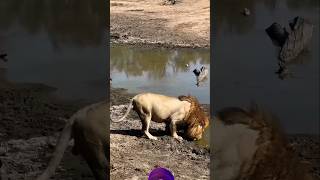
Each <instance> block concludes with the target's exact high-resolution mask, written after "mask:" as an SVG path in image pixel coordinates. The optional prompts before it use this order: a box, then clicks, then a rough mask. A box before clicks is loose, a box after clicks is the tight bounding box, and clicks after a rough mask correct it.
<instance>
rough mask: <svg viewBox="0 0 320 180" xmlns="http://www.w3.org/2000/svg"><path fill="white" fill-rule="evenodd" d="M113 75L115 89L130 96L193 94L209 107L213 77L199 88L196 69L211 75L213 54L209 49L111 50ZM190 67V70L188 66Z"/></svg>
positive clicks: (116, 47)
mask: <svg viewBox="0 0 320 180" xmlns="http://www.w3.org/2000/svg"><path fill="white" fill-rule="evenodd" d="M110 52H111V58H110V68H111V69H110V73H111V78H112V86H113V87H121V88H126V89H128V90H129V92H131V93H141V92H154V93H160V94H165V95H169V96H179V95H183V94H184V95H187V94H191V95H193V96H196V97H197V98H198V100H199V102H200V103H202V104H210V90H209V88H210V77H208V79H207V80H205V81H204V82H203V83H202V84H200V86H199V87H198V86H196V77H195V75H194V74H193V72H192V71H193V70H194V69H195V68H200V67H201V66H202V65H204V66H206V67H208V69H209V72H210V65H209V64H210V51H209V50H206V49H173V50H172V49H160V48H157V49H150V48H134V47H127V46H115V45H114V46H112V47H111V50H110ZM186 64H188V65H189V67H187V65H186Z"/></svg>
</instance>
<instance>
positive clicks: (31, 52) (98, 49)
mask: <svg viewBox="0 0 320 180" xmlns="http://www.w3.org/2000/svg"><path fill="white" fill-rule="evenodd" d="M103 6H104V2H103V1H100V0H99V1H94V2H93V1H92V2H91V1H87V0H80V1H77V2H75V1H68V0H57V1H53V0H49V1H38V0H28V1H19V0H5V1H1V2H0V52H1V53H3V52H5V53H7V54H8V62H7V63H6V68H7V69H6V70H0V76H2V77H0V79H2V80H6V81H11V82H23V83H43V84H46V85H48V86H52V87H54V88H57V90H56V92H55V93H56V94H57V95H58V96H59V97H61V98H64V99H71V100H80V99H82V100H87V101H96V100H98V99H101V98H104V97H105V96H106V94H105V92H106V86H105V84H106V78H105V77H106V73H107V71H106V64H107V55H106V50H105V47H106V45H105V44H106V43H107V42H106V41H105V40H104V39H105V33H106V32H105V15H104V13H105V10H104V7H103ZM104 59H105V60H104Z"/></svg>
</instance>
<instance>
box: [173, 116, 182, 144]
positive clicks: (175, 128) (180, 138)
mask: <svg viewBox="0 0 320 180" xmlns="http://www.w3.org/2000/svg"><path fill="white" fill-rule="evenodd" d="M176 123H177V120H174V119H173V120H172V121H171V123H170V130H171V135H172V137H173V138H175V139H177V140H178V141H182V140H183V138H182V137H181V136H179V135H178V134H177V124H176Z"/></svg>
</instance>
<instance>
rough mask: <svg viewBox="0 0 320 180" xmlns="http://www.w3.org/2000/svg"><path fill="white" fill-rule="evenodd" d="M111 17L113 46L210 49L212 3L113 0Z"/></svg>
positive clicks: (203, 1) (181, 0) (202, 0)
mask: <svg viewBox="0 0 320 180" xmlns="http://www.w3.org/2000/svg"><path fill="white" fill-rule="evenodd" d="M110 14H111V15H110V32H111V35H110V36H111V41H112V42H113V43H125V44H135V45H139V44H141V45H151V44H152V45H157V46H161V47H202V48H204V47H207V48H208V47H209V46H210V1H209V0H188V1H184V0H177V1H176V3H175V4H174V5H170V3H168V1H167V0H154V1H148V0H111V1H110Z"/></svg>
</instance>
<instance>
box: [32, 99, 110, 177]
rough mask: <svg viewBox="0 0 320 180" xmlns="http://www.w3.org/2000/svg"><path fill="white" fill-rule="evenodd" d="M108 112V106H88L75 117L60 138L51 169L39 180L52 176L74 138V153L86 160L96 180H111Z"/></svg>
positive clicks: (101, 104) (96, 104) (98, 104)
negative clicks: (109, 178)
mask: <svg viewBox="0 0 320 180" xmlns="http://www.w3.org/2000/svg"><path fill="white" fill-rule="evenodd" d="M107 111H108V105H107V103H106V102H99V103H95V104H92V105H89V106H86V107H84V108H82V109H80V110H79V111H78V112H76V113H75V114H74V115H72V116H71V118H70V119H69V120H68V121H67V123H66V125H65V127H64V129H63V131H62V133H61V135H60V137H59V140H58V142H57V145H56V148H55V151H54V153H53V156H52V158H51V160H50V162H49V165H48V167H47V168H46V170H45V171H44V172H43V173H42V174H41V175H40V176H39V177H38V178H37V180H46V179H49V178H50V177H51V176H52V175H53V173H54V172H55V169H56V168H57V166H58V165H59V163H60V161H61V159H62V157H63V154H64V151H65V150H66V148H67V146H68V144H69V142H70V140H71V139H74V147H73V149H72V153H73V154H75V155H77V154H81V155H82V156H83V157H84V159H85V160H86V162H87V164H88V165H89V167H90V169H91V171H92V173H93V175H94V177H95V179H97V180H106V179H108V176H107V175H108V172H109V157H107V156H108V155H109V151H110V150H109V135H108V132H109V123H108V121H107V119H108V117H107Z"/></svg>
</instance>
